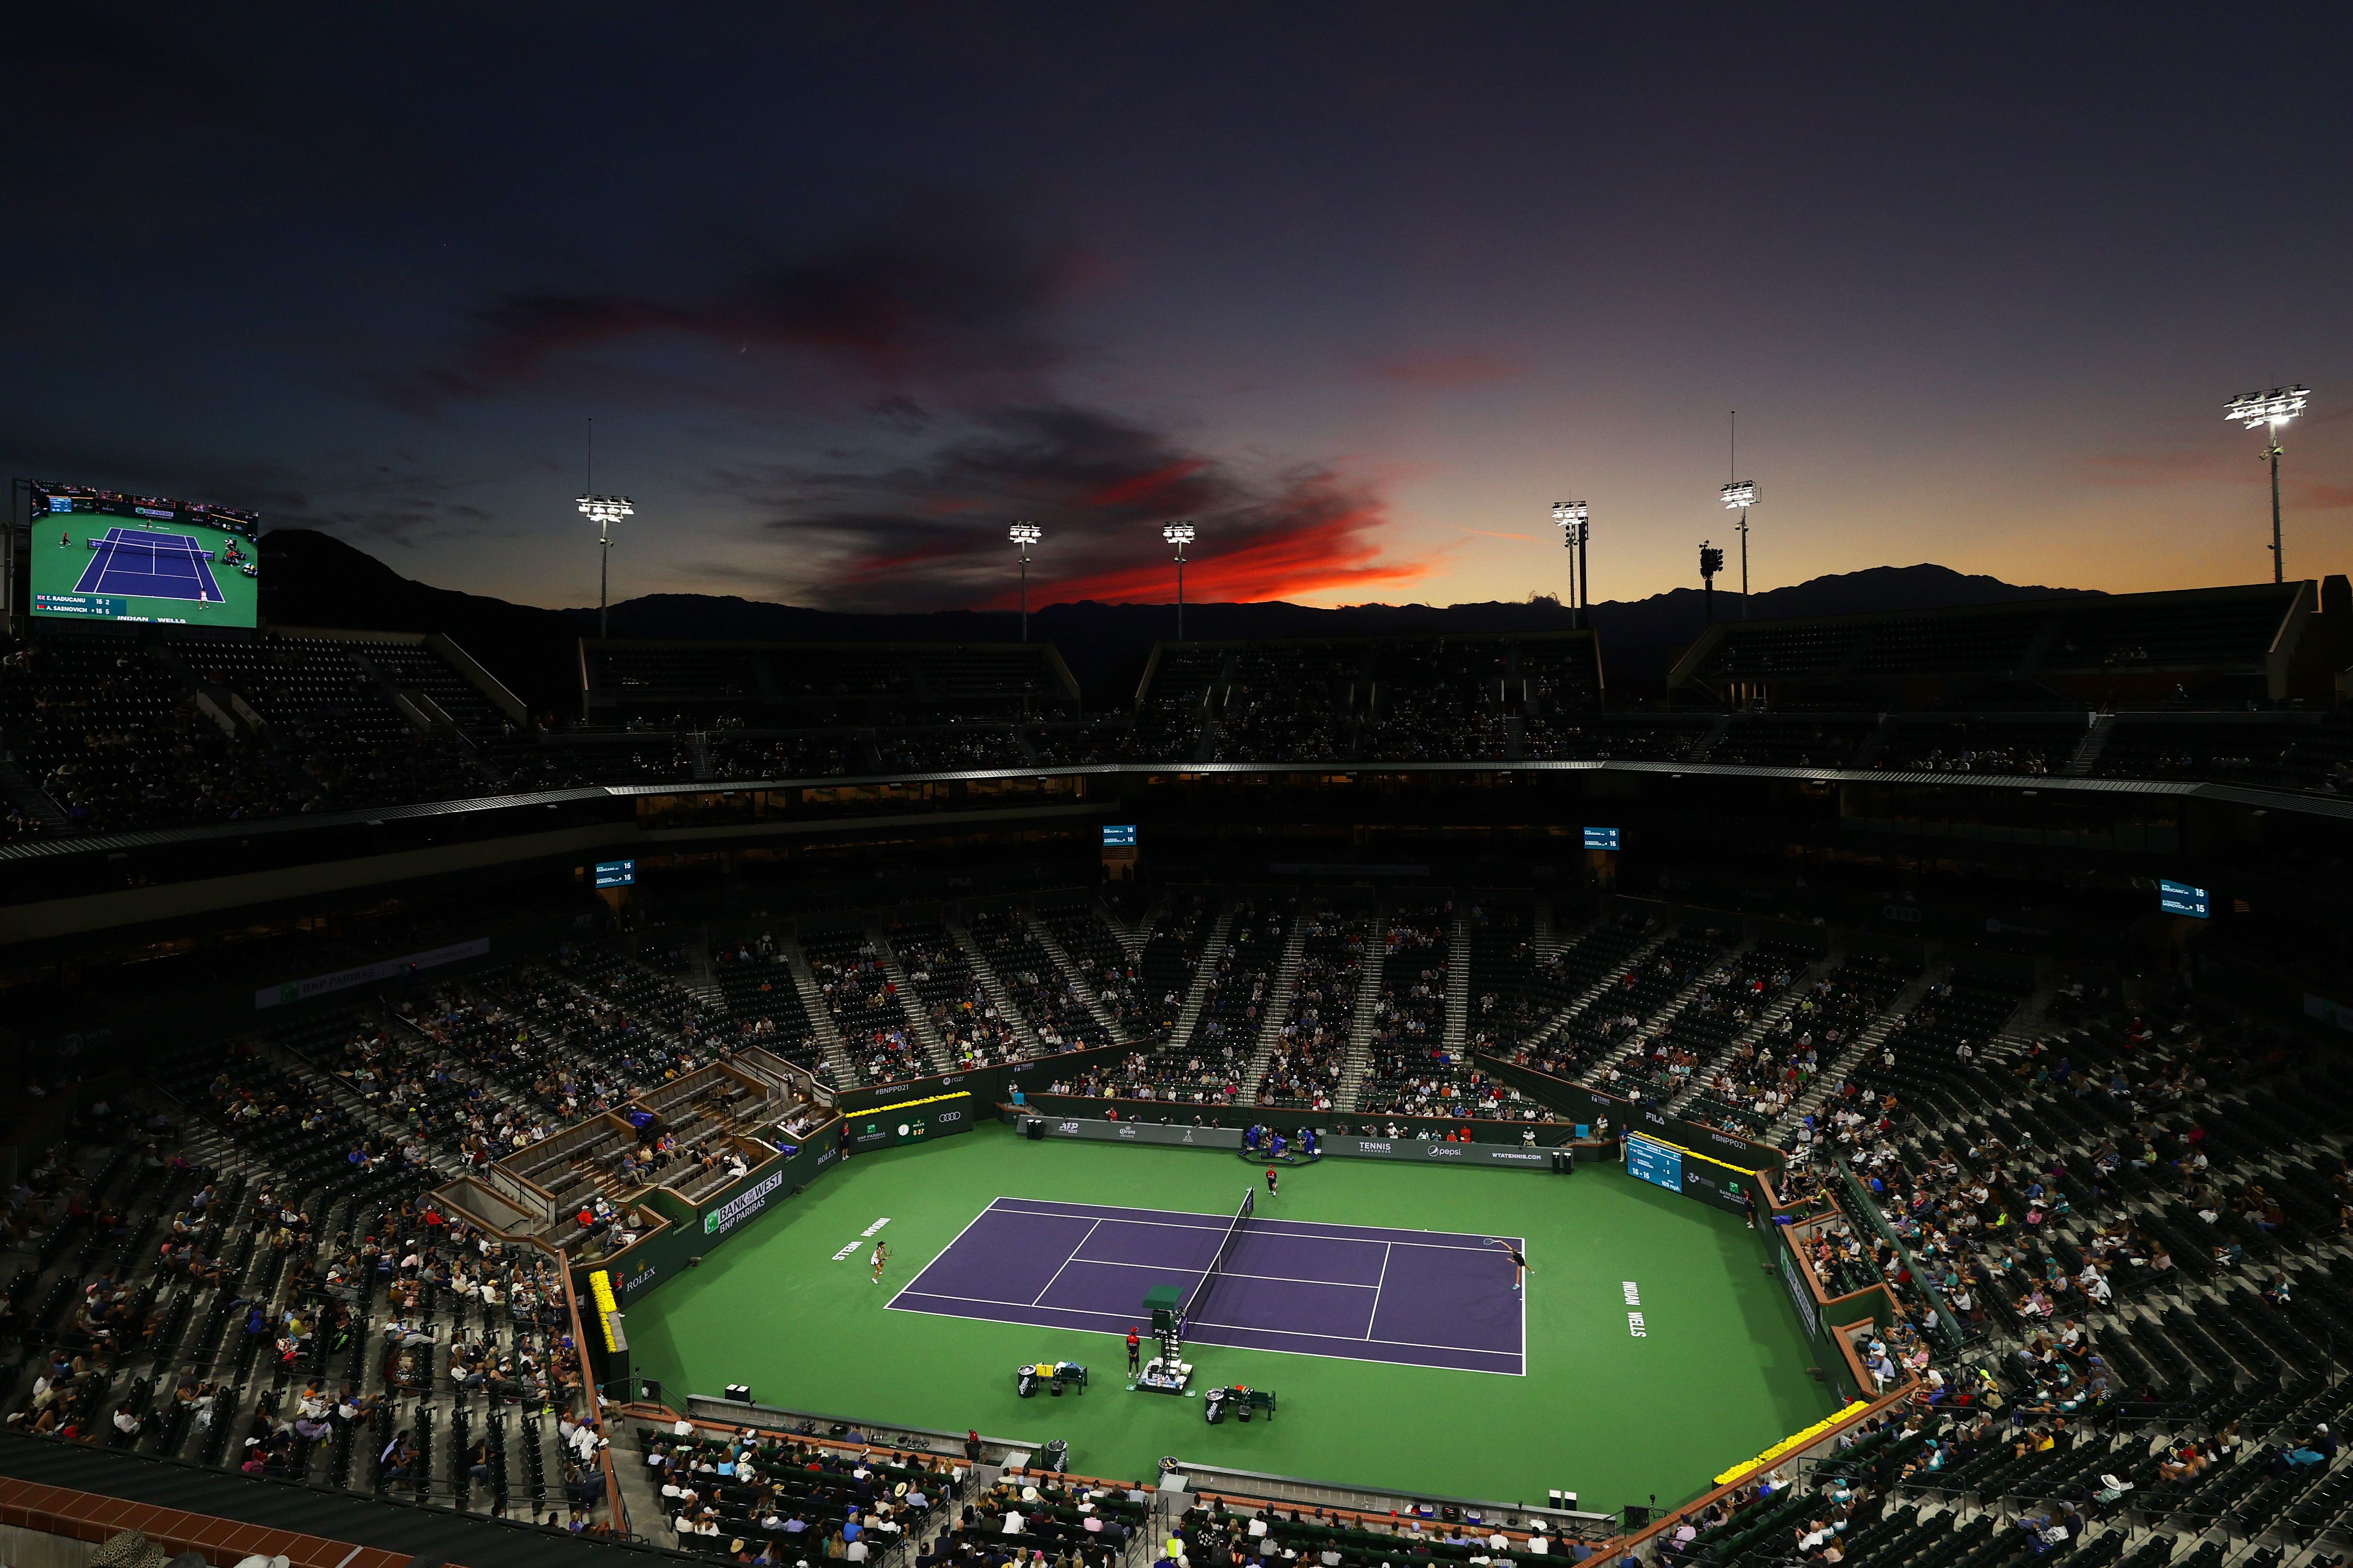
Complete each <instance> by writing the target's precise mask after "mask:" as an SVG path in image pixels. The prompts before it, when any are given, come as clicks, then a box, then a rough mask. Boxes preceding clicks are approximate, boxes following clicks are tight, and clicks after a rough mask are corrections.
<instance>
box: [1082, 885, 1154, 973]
mask: <svg viewBox="0 0 2353 1568" xmlns="http://www.w3.org/2000/svg"><path fill="white" fill-rule="evenodd" d="M1166 909H1167V906H1166V904H1165V903H1163V904H1158V905H1155V906H1154V907H1153V908H1151V909H1148V910H1145V911H1144V913H1143V915H1142V916H1141V917H1140V918H1139V919H1136V920H1133V921H1124V920H1122V919H1120V918H1119V916H1118V914H1117V913H1116V912H1114V911H1113V910H1112V908H1111V906H1110V905H1108V904H1106V903H1103V901H1102V900H1096V902H1095V912H1096V913H1097V914H1100V915H1102V916H1103V924H1105V925H1107V926H1109V927H1111V934H1112V935H1113V936H1115V937H1117V938H1118V939H1119V946H1120V951H1121V952H1124V953H1126V954H1127V961H1128V962H1129V963H1141V962H1143V959H1144V948H1145V943H1146V942H1150V941H1151V940H1152V926H1153V922H1154V921H1156V920H1158V919H1159V918H1160V916H1161V915H1162V914H1164V913H1165V912H1166Z"/></svg>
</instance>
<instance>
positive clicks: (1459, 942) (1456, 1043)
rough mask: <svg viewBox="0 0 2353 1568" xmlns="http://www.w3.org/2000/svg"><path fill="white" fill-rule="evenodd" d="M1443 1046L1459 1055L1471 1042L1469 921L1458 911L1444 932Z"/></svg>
mask: <svg viewBox="0 0 2353 1568" xmlns="http://www.w3.org/2000/svg"><path fill="white" fill-rule="evenodd" d="M1440 1039H1441V1040H1442V1041H1443V1042H1444V1044H1445V1047H1446V1049H1447V1050H1448V1051H1449V1052H1450V1053H1451V1054H1452V1055H1454V1056H1457V1057H1460V1056H1461V1054H1462V1053H1463V1052H1464V1051H1465V1050H1467V1049H1469V1048H1470V1045H1471V922H1470V921H1469V920H1468V919H1466V918H1465V917H1464V916H1462V915H1461V914H1460V913H1457V914H1456V915H1455V917H1454V926H1453V929H1452V930H1451V931H1448V932H1447V933H1446V1027H1445V1030H1444V1032H1443V1033H1442V1034H1441V1035H1440Z"/></svg>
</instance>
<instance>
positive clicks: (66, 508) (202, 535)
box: [26, 480, 261, 629]
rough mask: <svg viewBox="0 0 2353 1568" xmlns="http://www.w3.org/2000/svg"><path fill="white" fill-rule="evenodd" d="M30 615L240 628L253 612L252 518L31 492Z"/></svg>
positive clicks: (63, 491) (257, 563) (113, 497)
mask: <svg viewBox="0 0 2353 1568" xmlns="http://www.w3.org/2000/svg"><path fill="white" fill-rule="evenodd" d="M31 494H32V508H33V521H32V526H31V529H30V531H28V533H27V534H26V539H27V541H28V542H29V555H28V563H29V568H30V570H29V575H30V576H31V579H32V583H31V590H32V593H31V598H32V611H33V614H35V615H36V616H58V617H60V618H63V619H68V620H78V621H152V622H160V623H164V624H167V625H174V626H234V627H238V628H243V629H250V628H251V627H253V626H255V625H256V624H257V623H258V621H259V615H260V603H261V597H260V593H261V590H260V583H261V519H260V518H259V515H257V514H256V513H253V512H249V511H238V510H236V509H234V508H231V507H225V506H212V505H209V504H207V503H206V502H203V501H188V500H172V499H170V498H169V497H166V496H135V495H126V494H123V493H121V492H120V491H117V490H101V489H91V488H90V486H87V485H60V484H51V483H49V482H47V481H46V480H35V481H33V483H32V485H31Z"/></svg>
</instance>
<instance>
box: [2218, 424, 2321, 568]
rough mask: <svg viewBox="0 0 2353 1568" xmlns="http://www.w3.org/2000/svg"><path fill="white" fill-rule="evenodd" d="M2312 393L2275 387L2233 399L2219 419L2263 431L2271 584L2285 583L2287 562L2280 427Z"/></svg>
mask: <svg viewBox="0 0 2353 1568" xmlns="http://www.w3.org/2000/svg"><path fill="white" fill-rule="evenodd" d="M2310 397H2311V392H2310V391H2309V389H2307V388H2306V387H2303V386H2274V387H2273V388H2272V389H2271V390H2270V391H2269V392H2251V393H2249V394H2248V395H2246V396H2244V397H2234V398H2232V399H2231V401H2230V403H2229V404H2228V405H2226V406H2225V407H2224V408H2223V410H2222V417H2223V418H2225V419H2228V420H2230V421H2232V423H2233V424H2237V425H2243V426H2246V427H2247V428H2248V429H2250V430H2253V428H2255V427H2256V426H2259V425H2260V426H2263V427H2264V429H2263V460H2264V461H2265V462H2267V463H2269V464H2270V465H2271V468H2272V581H2273V582H2274V583H2284V582H2285V581H2287V561H2286V557H2285V555H2284V552H2283V551H2282V548H2281V540H2280V488H2279V460H2280V453H2281V451H2282V450H2283V449H2284V448H2282V447H2281V446H2280V438H2279V433H2280V426H2283V425H2284V424H2286V423H2287V422H2288V421H2289V420H2291V419H2293V418H2295V416H2297V415H2299V414H2301V413H2303V412H2304V405H2305V404H2306V402H2307V401H2308V400H2309V399H2310Z"/></svg>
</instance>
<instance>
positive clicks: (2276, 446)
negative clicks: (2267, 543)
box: [2263, 425, 2287, 583]
mask: <svg viewBox="0 0 2353 1568" xmlns="http://www.w3.org/2000/svg"><path fill="white" fill-rule="evenodd" d="M2266 435H2267V437H2268V439H2266V440H2265V441H2264V443H2263V447H2264V451H2263V456H2264V457H2266V458H2270V459H2271V460H2272V581H2273V582H2274V583H2284V582H2286V581H2287V563H2286V562H2285V560H2284V558H2283V557H2282V556H2281V554H2280V505H2279V460H2280V443H2279V426H2276V425H2274V426H2272V427H2271V428H2270V430H2269V431H2268V432H2266Z"/></svg>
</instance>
